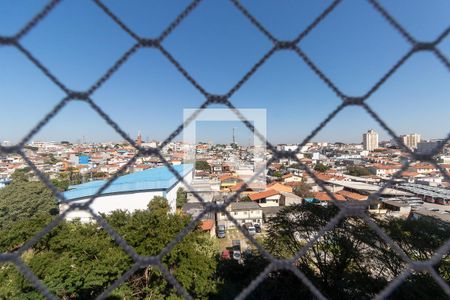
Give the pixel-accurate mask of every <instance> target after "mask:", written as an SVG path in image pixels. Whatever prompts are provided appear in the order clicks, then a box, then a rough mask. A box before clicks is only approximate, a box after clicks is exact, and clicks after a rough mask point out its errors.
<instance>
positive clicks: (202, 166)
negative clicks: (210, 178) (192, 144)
mask: <svg viewBox="0 0 450 300" xmlns="http://www.w3.org/2000/svg"><path fill="white" fill-rule="evenodd" d="M195 169H196V170H201V171H206V172H211V166H210V165H209V164H208V162H207V161H204V160H197V161H195Z"/></svg>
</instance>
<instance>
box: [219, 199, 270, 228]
mask: <svg viewBox="0 0 450 300" xmlns="http://www.w3.org/2000/svg"><path fill="white" fill-rule="evenodd" d="M227 211H229V212H230V214H231V216H233V218H234V219H236V221H237V222H238V223H239V225H244V224H245V223H248V222H251V223H253V224H255V223H258V224H262V222H263V211H262V208H261V207H260V206H259V205H258V204H256V203H254V202H232V203H231V204H230V205H229V206H228V207H227ZM216 219H217V225H224V226H225V228H226V229H228V228H234V227H236V226H235V225H234V223H233V222H232V221H231V220H229V219H228V216H227V215H226V214H224V213H222V212H218V213H217V218H216Z"/></svg>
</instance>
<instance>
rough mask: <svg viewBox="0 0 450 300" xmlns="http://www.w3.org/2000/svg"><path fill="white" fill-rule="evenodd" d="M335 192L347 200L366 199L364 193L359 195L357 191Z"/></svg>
mask: <svg viewBox="0 0 450 300" xmlns="http://www.w3.org/2000/svg"><path fill="white" fill-rule="evenodd" d="M336 194H338V195H341V196H344V197H345V198H346V199H347V200H367V196H366V195H361V194H358V193H353V192H349V191H344V190H342V191H339V192H337V193H336ZM338 200H339V199H338Z"/></svg>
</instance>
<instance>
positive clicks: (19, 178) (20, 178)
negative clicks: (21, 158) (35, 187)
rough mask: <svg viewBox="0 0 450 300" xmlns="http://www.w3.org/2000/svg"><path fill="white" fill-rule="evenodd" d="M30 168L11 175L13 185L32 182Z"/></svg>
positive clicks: (18, 170)
mask: <svg viewBox="0 0 450 300" xmlns="http://www.w3.org/2000/svg"><path fill="white" fill-rule="evenodd" d="M30 171H31V168H30V167H25V168H22V169H16V170H15V171H14V173H12V175H11V180H12V182H13V183H21V182H28V181H29V180H30Z"/></svg>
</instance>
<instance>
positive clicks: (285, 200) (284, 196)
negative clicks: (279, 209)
mask: <svg viewBox="0 0 450 300" xmlns="http://www.w3.org/2000/svg"><path fill="white" fill-rule="evenodd" d="M280 194H281V197H280V206H289V205H295V204H302V203H303V198H302V197H300V196H297V195H296V194H294V193H289V192H280Z"/></svg>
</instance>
